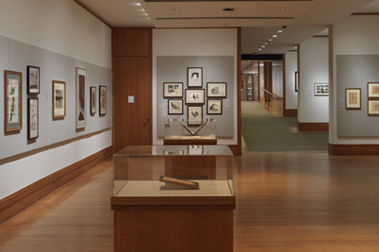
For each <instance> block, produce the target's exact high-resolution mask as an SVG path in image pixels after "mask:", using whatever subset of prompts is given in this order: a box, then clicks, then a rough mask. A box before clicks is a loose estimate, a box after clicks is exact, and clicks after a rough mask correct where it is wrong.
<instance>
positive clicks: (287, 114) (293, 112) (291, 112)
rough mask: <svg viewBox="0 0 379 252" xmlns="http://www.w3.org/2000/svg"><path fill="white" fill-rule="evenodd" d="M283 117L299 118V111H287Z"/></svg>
mask: <svg viewBox="0 0 379 252" xmlns="http://www.w3.org/2000/svg"><path fill="white" fill-rule="evenodd" d="M283 116H288V117H297V109H285V110H284V112H283Z"/></svg>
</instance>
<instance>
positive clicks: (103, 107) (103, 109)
mask: <svg viewBox="0 0 379 252" xmlns="http://www.w3.org/2000/svg"><path fill="white" fill-rule="evenodd" d="M106 114H107V86H99V115H100V116H105V115H106Z"/></svg>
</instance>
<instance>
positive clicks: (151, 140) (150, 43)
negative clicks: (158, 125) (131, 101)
mask: <svg viewBox="0 0 379 252" xmlns="http://www.w3.org/2000/svg"><path fill="white" fill-rule="evenodd" d="M149 61H150V65H149V67H150V69H149V75H150V85H149V100H150V108H149V109H150V111H149V112H148V116H149V118H148V120H149V123H150V135H149V144H150V145H152V144H153V120H154V118H153V81H154V80H153V28H151V29H149ZM183 87H184V85H183ZM182 93H183V92H182ZM183 94H184V93H183ZM183 109H184V102H183Z"/></svg>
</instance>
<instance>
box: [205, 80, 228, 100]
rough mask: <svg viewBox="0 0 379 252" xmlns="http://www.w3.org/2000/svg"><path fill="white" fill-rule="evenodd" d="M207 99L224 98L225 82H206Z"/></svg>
mask: <svg viewBox="0 0 379 252" xmlns="http://www.w3.org/2000/svg"><path fill="white" fill-rule="evenodd" d="M207 97H209V98H226V82H208V83H207Z"/></svg>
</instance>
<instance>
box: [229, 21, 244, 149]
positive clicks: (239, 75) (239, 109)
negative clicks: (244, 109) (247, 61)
mask: <svg viewBox="0 0 379 252" xmlns="http://www.w3.org/2000/svg"><path fill="white" fill-rule="evenodd" d="M241 48H242V47H241V27H238V28H237V129H238V134H237V137H238V139H237V140H238V144H237V147H235V148H236V150H234V151H233V149H232V148H231V149H232V151H233V154H234V155H236V156H240V155H241V146H242V139H241V137H242V136H241V135H242V133H241V132H242V129H241V127H242V126H241V103H242V101H241V82H242V70H241V67H242V65H241V64H242V63H241Z"/></svg>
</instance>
